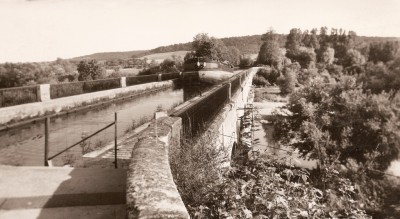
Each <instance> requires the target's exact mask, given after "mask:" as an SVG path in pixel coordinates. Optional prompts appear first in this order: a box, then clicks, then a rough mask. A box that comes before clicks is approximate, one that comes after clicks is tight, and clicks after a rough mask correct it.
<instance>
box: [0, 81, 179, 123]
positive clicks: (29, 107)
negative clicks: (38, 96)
mask: <svg viewBox="0 0 400 219" xmlns="http://www.w3.org/2000/svg"><path fill="white" fill-rule="evenodd" d="M172 86H174V82H173V81H162V82H152V83H146V84H139V85H134V86H129V87H123V88H116V89H111V90H105V91H99V92H93V93H87V94H81V95H76V96H69V97H63V98H57V99H53V100H47V101H44V102H36V103H28V104H23V105H16V106H10V107H3V108H0V125H4V124H7V123H9V122H11V121H13V122H16V121H21V120H26V119H29V118H35V117H41V116H44V115H49V114H56V113H59V112H62V111H68V110H71V109H74V108H77V107H81V106H85V105H90V104H94V103H98V102H100V101H105V100H111V99H114V98H118V97H119V96H124V95H126V94H129V93H132V94H133V93H136V92H141V91H145V90H150V89H156V88H161V87H172Z"/></svg>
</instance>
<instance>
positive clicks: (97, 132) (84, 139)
mask: <svg viewBox="0 0 400 219" xmlns="http://www.w3.org/2000/svg"><path fill="white" fill-rule="evenodd" d="M114 124H115V122H112V123H110V124H108V125H107V126H105V127H104V128H102V129H100V130H97V131H96V132H95V133H93V134H91V135H89V136H87V137H85V138H83V139H82V140H80V141H78V142H77V143H75V144H73V145H71V146H69V147H67V148H65V149H64V150H62V151H60V152H58V153H57V154H55V155H53V156H51V157H49V158H47V160H52V159H54V158H55V157H57V156H58V155H60V154H62V153H64V152H65V151H68V150H69V149H71V148H73V147H75V146H77V145H79V144H80V143H82V142H84V141H86V140H88V139H89V138H91V137H93V136H95V135H97V134H99V133H100V132H102V131H104V130H106V129H107V128H109V127H111V126H112V125H114Z"/></svg>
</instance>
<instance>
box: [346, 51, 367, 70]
mask: <svg viewBox="0 0 400 219" xmlns="http://www.w3.org/2000/svg"><path fill="white" fill-rule="evenodd" d="M364 63H365V57H364V56H363V55H362V54H361V53H360V52H359V51H358V50H355V49H349V50H348V51H347V54H346V57H345V59H344V61H343V66H344V67H349V66H354V65H362V64H364Z"/></svg>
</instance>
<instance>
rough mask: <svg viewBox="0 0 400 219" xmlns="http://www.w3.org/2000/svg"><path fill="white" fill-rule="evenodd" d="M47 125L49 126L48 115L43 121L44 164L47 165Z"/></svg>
mask: <svg viewBox="0 0 400 219" xmlns="http://www.w3.org/2000/svg"><path fill="white" fill-rule="evenodd" d="M49 127H50V117H46V120H45V123H44V166H46V167H47V166H49V161H48V157H49Z"/></svg>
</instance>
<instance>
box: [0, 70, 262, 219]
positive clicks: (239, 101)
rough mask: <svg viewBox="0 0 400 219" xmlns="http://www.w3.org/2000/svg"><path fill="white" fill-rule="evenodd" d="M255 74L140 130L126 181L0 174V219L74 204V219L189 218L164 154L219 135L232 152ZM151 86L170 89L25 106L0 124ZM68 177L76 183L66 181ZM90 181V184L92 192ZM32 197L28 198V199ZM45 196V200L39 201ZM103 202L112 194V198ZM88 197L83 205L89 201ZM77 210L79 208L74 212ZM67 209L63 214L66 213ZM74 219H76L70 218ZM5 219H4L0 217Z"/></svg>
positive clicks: (42, 170) (59, 173) (62, 172)
mask: <svg viewBox="0 0 400 219" xmlns="http://www.w3.org/2000/svg"><path fill="white" fill-rule="evenodd" d="M256 70H257V69H256V68H252V69H249V70H247V71H243V72H241V73H238V74H236V75H234V76H233V77H232V78H230V79H228V80H226V81H225V82H223V83H222V84H219V85H216V86H215V87H213V88H212V89H211V90H209V91H207V92H205V93H203V94H202V95H201V96H198V97H195V98H193V99H191V100H189V101H187V102H185V103H183V104H181V105H180V106H178V107H176V108H175V109H174V111H173V112H172V113H171V114H170V115H169V116H168V115H166V114H164V115H161V116H159V118H158V119H156V120H153V121H152V122H151V123H150V125H149V126H148V127H147V128H146V129H145V130H143V131H142V132H140V133H139V134H137V136H136V139H137V141H134V142H129V141H128V142H127V144H134V145H130V146H131V147H130V148H133V150H132V153H131V158H130V163H129V168H128V170H127V173H126V172H125V171H123V170H122V169H117V170H110V169H104V171H102V170H101V169H88V168H84V169H79V168H71V169H68V168H61V169H60V168H58V169H57V168H56V167H54V168H53V167H33V168H32V167H27V168H24V167H4V166H3V167H0V168H1V169H0V171H2V174H3V175H4V177H5V178H4V179H6V180H3V181H2V180H0V188H1V187H3V186H6V187H8V188H9V191H5V190H0V204H1V205H0V218H1V217H2V210H3V209H7V205H9V206H10V207H9V208H8V209H13V208H12V206H15V205H18V209H22V208H26V209H28V211H27V212H31V213H32V212H33V211H35V212H37V213H38V214H40V216H38V218H54V217H53V216H48V217H45V216H43V215H46V214H47V213H46V212H53V211H57V210H56V209H57V208H54V206H60V205H62V203H61V204H60V202H65V201H67V202H70V203H72V205H69V206H76V207H78V210H77V211H80V212H83V214H84V216H82V215H80V216H82V217H85V218H91V217H90V215H88V214H90V211H91V210H90V209H92V210H94V211H99V210H100V211H101V210H102V209H103V210H104V211H110V206H111V207H112V205H114V207H117V210H112V211H113V212H114V213H115V212H117V213H118V212H119V214H120V215H121V211H122V212H123V213H122V216H120V217H117V218H125V216H126V217H127V218H130V219H136V218H141V219H144V218H146V219H148V218H189V214H188V212H187V210H186V208H185V205H184V204H183V202H182V199H181V197H180V195H179V193H178V190H177V187H176V185H175V183H174V180H173V178H172V173H171V169H170V166H169V151H170V149H173V148H174V147H178V146H179V144H180V140H181V138H182V137H183V135H187V134H190V133H193V132H196V131H198V130H200V129H204V128H206V129H208V131H210V132H212V133H215V134H216V135H217V139H216V140H215V145H216V146H218V147H224V148H226V149H228V151H232V147H233V145H234V143H235V142H236V141H237V140H236V139H238V128H239V126H240V124H239V123H240V122H239V120H238V118H239V117H241V116H242V115H243V114H244V112H243V110H241V109H243V108H244V107H245V104H246V103H248V102H249V101H252V94H251V92H250V90H251V84H252V78H253V76H254V75H255V73H256ZM154 86H155V87H160V86H172V82H171V81H164V82H156V83H150V84H144V85H138V86H132V87H131V88H120V89H115V91H102V92H96V93H92V94H84V95H79V96H73V97H70V98H67V99H64V100H55V101H51V102H47V103H46V102H43V103H31V104H29V106H30V107H26V106H25V107H23V106H15V107H8V108H3V109H0V112H1V113H2V115H0V121H1V122H7V121H8V119H9V118H10V117H11V115H13V116H18V117H20V118H24V117H31V116H40V115H43V114H46V112H59V111H60V110H61V109H60V105H62V106H63V108H67V109H71V108H73V107H76V106H80V105H81V104H82V103H83V102H86V103H90V102H98V101H101V100H103V99H104V98H109V99H110V98H111V99H112V98H114V97H118V92H126V91H129V92H131V91H132V90H135V89H138V90H144V89H146V88H147V87H154ZM116 92H117V93H116ZM26 105H27V104H26ZM11 108H12V109H13V110H11ZM5 115H7V116H5ZM203 124H207V125H206V127H202V125H203ZM229 157H230V156H229ZM52 170H53V171H52ZM18 171H19V172H18ZM35 171H36V172H35ZM72 173H74V174H72ZM18 174H20V175H21V174H23V175H25V176H24V177H25V179H24V177H19V175H18ZM29 174H30V175H31V176H29ZM46 174H49V176H52V177H53V178H55V180H58V181H57V182H58V183H56V182H55V181H51V179H50V178H51V177H46ZM71 176H74V177H72V178H71ZM13 177H14V178H13ZM18 181H21V182H20V184H21V185H27V186H25V187H24V188H21V187H18V185H19V184H18ZM89 181H91V182H95V183H96V184H93V186H92V184H90V182H89ZM114 181H115V182H114ZM88 182H89V183H88ZM35 183H36V184H37V185H35ZM46 183H47V184H46ZM13 187H14V188H16V190H17V193H18V194H15V192H13V191H12V188H13ZM125 188H126V189H125ZM54 191H56V192H54ZM30 192H31V193H32V192H33V193H34V194H27V193H30ZM46 192H47V193H46ZM79 192H80V193H82V194H83V196H82V195H81V196H80V195H79V194H76V193H79ZM125 192H126V193H125ZM44 193H46V194H45V195H43V194H44ZM107 194H112V197H109V196H108V195H107ZM124 196H125V197H124ZM38 197H41V198H38ZM87 197H89V198H88V199H87ZM95 197H97V198H95ZM58 198H61V199H58ZM65 198H67V200H66V199H65ZM125 198H126V202H125ZM75 199H76V200H75ZM24 200H25V201H24ZM29 200H33V202H32V203H33V205H35V203H36V205H37V206H36V207H35V209H38V210H34V209H30V208H31V207H32V206H30V207H29V206H28V207H24V206H25V205H27V203H28V205H31V202H30V201H29ZM52 200H53V202H52ZM28 201H29V202H28ZM35 201H36V202H35ZM76 202H78V203H80V204H81V205H78V206H77V205H76ZM86 202H88V203H86ZM89 202H91V203H89ZM85 203H86V204H85ZM106 203H107V204H108V205H106ZM124 203H126V206H125V205H123V204H124ZM67 204H68V203H66V206H68V205H67ZM110 204H111V205H110ZM116 204H117V205H116ZM94 205H96V206H94ZM46 206H47V207H46ZM49 206H50V208H49ZM79 206H82V207H81V209H83V210H79V208H80V207H79ZM91 206H93V207H91ZM101 206H104V207H101ZM51 207H53V208H51ZM125 207H126V214H125ZM18 209H17V210H18ZM53 209H54V210H53ZM68 209H69V210H65V211H64V213H63V214H64V216H65V215H66V214H67V212H74V210H73V208H68ZM96 209H97V210H96ZM89 210H90V211H89ZM3 212H4V211H3ZM21 212H23V211H21ZM21 212H19V213H18V211H17V215H18V217H24V218H27V217H25V216H26V215H23V213H21ZM20 213H21V214H22V215H23V216H21V214H20ZM31 213H29V216H30V217H32V216H31ZM114 213H113V214H114ZM7 214H10V215H11V216H10V217H11V218H15V217H13V216H12V215H13V214H14V213H13V211H5V213H4V214H3V216H6V215H7ZM49 214H50V213H49ZM57 214H58V216H59V214H60V212H56V215H57ZM115 214H116V213H115ZM50 215H51V214H50ZM42 216H43V217H42ZM64 216H63V217H64ZM74 217H79V216H76V215H75V216H74ZM115 217H116V216H115ZM6 218H8V217H7V216H6ZM56 218H59V217H56Z"/></svg>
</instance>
